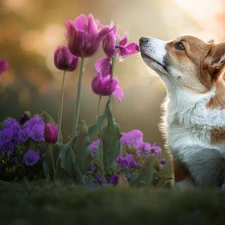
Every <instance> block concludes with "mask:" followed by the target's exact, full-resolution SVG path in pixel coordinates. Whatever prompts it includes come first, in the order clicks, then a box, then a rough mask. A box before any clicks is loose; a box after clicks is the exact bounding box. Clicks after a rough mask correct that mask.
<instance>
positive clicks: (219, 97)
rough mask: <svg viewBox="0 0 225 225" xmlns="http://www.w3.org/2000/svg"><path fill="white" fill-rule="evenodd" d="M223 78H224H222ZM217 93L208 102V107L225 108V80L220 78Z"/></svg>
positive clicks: (217, 83)
mask: <svg viewBox="0 0 225 225" xmlns="http://www.w3.org/2000/svg"><path fill="white" fill-rule="evenodd" d="M222 79H223V78H222ZM215 86H216V94H215V96H214V97H213V98H211V99H210V101H209V102H208V103H207V104H206V108H209V109H215V108H218V109H225V84H224V81H223V80H219V81H218V82H216V84H215Z"/></svg>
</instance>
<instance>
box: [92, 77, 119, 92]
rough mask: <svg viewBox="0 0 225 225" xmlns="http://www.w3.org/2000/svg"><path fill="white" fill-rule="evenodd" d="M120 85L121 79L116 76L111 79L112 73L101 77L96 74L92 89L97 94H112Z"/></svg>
mask: <svg viewBox="0 0 225 225" xmlns="http://www.w3.org/2000/svg"><path fill="white" fill-rule="evenodd" d="M118 85H119V80H118V79H117V78H116V77H114V78H113V79H112V80H111V77H110V75H108V76H106V77H101V76H99V75H98V74H96V75H95V76H94V78H93V80H92V84H91V87H92V91H93V92H94V93H95V94H97V95H102V96H109V95H111V94H112V93H113V92H114V91H115V90H116V88H117V86H118Z"/></svg>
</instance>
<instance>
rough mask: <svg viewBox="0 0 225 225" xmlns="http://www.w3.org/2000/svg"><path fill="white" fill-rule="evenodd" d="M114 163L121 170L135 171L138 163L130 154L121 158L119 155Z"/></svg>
mask: <svg viewBox="0 0 225 225" xmlns="http://www.w3.org/2000/svg"><path fill="white" fill-rule="evenodd" d="M115 161H116V163H118V164H120V166H121V169H127V168H134V169H136V168H137V167H138V163H137V162H136V161H135V159H134V156H133V155H132V154H127V155H126V157H122V156H121V155H119V156H118V157H117V158H116V160H115Z"/></svg>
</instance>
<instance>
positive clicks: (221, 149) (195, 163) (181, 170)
mask: <svg viewBox="0 0 225 225" xmlns="http://www.w3.org/2000/svg"><path fill="white" fill-rule="evenodd" d="M139 43H140V52H141V56H142V59H143V61H144V62H145V63H146V64H147V65H148V66H149V67H150V68H152V69H153V70H155V71H156V72H157V73H158V74H159V76H160V78H161V79H162V81H163V82H164V83H165V86H166V89H167V97H166V101H165V103H164V110H165V116H164V118H163V123H162V127H163V132H164V135H165V138H166V142H167V143H166V144H167V146H168V149H169V150H170V151H171V153H172V156H173V172H174V185H175V187H176V188H177V189H189V188H195V187H200V188H208V187H221V185H222V184H223V183H224V182H225V76H224V74H225V42H222V43H218V44H215V43H214V42H213V41H210V42H207V43H206V42H204V41H202V40H200V39H199V38H196V37H193V36H189V35H186V36H181V37H178V38H176V39H175V40H172V41H168V42H165V41H161V40H158V39H155V38H149V37H141V38H140V40H139ZM223 186H224V185H223Z"/></svg>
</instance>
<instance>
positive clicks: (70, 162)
mask: <svg viewBox="0 0 225 225" xmlns="http://www.w3.org/2000/svg"><path fill="white" fill-rule="evenodd" d="M74 142H75V138H74V139H72V140H70V141H69V142H67V143H66V144H65V145H64V146H63V148H62V150H61V151H60V154H59V157H60V160H61V167H62V168H63V169H64V170H65V171H66V172H67V173H68V174H69V176H70V177H71V178H72V179H73V180H74V181H75V182H76V183H77V184H84V183H85V182H84V178H83V176H82V173H81V171H80V169H79V167H78V166H77V163H76V156H75V152H74V151H73V149H72V148H73V147H74V146H75V143H74Z"/></svg>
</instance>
